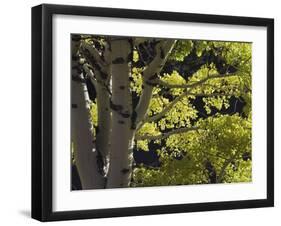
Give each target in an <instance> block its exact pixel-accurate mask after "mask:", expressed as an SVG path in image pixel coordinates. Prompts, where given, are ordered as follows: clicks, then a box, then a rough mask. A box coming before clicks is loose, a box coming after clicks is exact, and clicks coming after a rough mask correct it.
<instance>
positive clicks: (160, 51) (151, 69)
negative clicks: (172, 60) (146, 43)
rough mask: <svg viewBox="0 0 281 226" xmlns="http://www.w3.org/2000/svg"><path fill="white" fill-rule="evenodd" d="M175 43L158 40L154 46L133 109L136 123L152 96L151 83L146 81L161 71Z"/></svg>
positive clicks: (144, 111)
mask: <svg viewBox="0 0 281 226" xmlns="http://www.w3.org/2000/svg"><path fill="white" fill-rule="evenodd" d="M175 43H176V41H175V40H168V41H162V42H159V43H158V44H157V46H156V56H155V58H154V59H153V60H152V61H151V63H150V64H149V65H148V66H147V68H146V69H145V71H144V72H143V90H142V94H141V97H140V100H139V103H138V105H137V106H136V109H135V112H136V115H137V120H136V125H137V124H138V123H139V122H140V121H141V120H142V119H143V117H144V116H145V114H146V112H147V109H148V106H149V102H150V99H151V97H152V90H153V87H152V86H151V85H148V84H147V82H148V81H149V80H151V79H153V77H155V76H157V74H159V73H160V72H161V70H162V68H163V66H164V65H165V63H166V61H167V59H168V56H169V55H170V53H171V50H172V49H173V47H174V45H175ZM163 55H164V56H163Z"/></svg>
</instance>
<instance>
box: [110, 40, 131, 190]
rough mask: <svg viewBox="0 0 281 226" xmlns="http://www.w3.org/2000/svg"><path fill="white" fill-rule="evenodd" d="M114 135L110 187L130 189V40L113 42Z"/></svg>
mask: <svg viewBox="0 0 281 226" xmlns="http://www.w3.org/2000/svg"><path fill="white" fill-rule="evenodd" d="M111 51H112V53H111V59H112V65H111V73H112V99H111V103H110V106H111V110H112V132H111V139H110V141H111V144H110V145H111V148H110V165H109V171H108V176H107V186H106V187H107V188H116V187H128V186H129V184H130V180H131V173H132V161H133V152H132V147H133V143H132V140H133V134H134V131H133V130H132V129H131V114H132V101H131V94H130V90H129V76H130V73H131V53H132V47H131V42H130V39H128V38H115V39H114V38H113V39H112V40H111Z"/></svg>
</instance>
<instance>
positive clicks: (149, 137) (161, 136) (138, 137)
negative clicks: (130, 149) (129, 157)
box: [135, 127, 199, 140]
mask: <svg viewBox="0 0 281 226" xmlns="http://www.w3.org/2000/svg"><path fill="white" fill-rule="evenodd" d="M195 130H199V128H198V127H191V128H179V129H174V130H172V131H169V132H166V133H162V134H159V135H155V136H153V135H136V136H135V139H136V140H158V139H165V138H167V137H169V136H171V135H174V134H181V133H187V132H190V131H195Z"/></svg>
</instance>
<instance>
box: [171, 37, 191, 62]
mask: <svg viewBox="0 0 281 226" xmlns="http://www.w3.org/2000/svg"><path fill="white" fill-rule="evenodd" d="M192 47H193V42H192V41H191V40H178V41H177V43H176V46H175V47H174V49H173V51H172V53H171V55H170V59H172V60H176V61H183V60H184V57H185V56H187V55H188V54H189V53H190V51H191V50H192Z"/></svg>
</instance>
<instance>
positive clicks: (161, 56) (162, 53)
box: [160, 47, 165, 59]
mask: <svg viewBox="0 0 281 226" xmlns="http://www.w3.org/2000/svg"><path fill="white" fill-rule="evenodd" d="M160 58H161V59H164V58H165V53H164V50H163V48H162V47H161V48H160Z"/></svg>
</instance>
